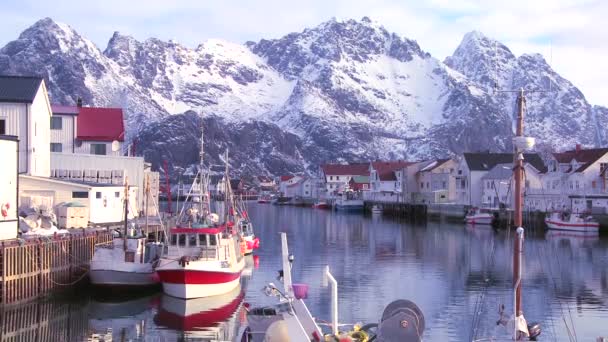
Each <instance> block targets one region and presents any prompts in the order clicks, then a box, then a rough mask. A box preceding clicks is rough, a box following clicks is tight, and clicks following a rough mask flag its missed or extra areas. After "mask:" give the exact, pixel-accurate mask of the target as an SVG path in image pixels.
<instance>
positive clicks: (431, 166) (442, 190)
mask: <svg viewBox="0 0 608 342" xmlns="http://www.w3.org/2000/svg"><path fill="white" fill-rule="evenodd" d="M457 168H458V161H457V160H455V159H437V160H434V161H431V162H427V163H425V165H424V167H422V168H420V170H419V171H418V172H417V173H416V182H415V184H416V188H417V189H418V191H417V192H416V194H415V196H414V200H413V201H414V202H415V203H454V202H455V201H456V170H457Z"/></svg>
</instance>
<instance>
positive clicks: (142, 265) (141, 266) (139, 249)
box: [89, 183, 163, 288]
mask: <svg viewBox="0 0 608 342" xmlns="http://www.w3.org/2000/svg"><path fill="white" fill-rule="evenodd" d="M128 189H129V186H128V184H126V183H125V204H124V220H125V226H124V230H123V232H121V233H118V232H116V235H117V236H115V237H114V238H113V239H112V241H111V242H110V243H104V244H99V245H96V246H95V250H94V252H93V258H91V264H90V269H89V278H90V281H91V284H93V285H95V286H99V287H108V288H114V287H144V286H154V285H158V284H159V283H160V282H159V280H158V277H157V275H156V272H155V270H154V267H155V266H156V265H157V263H158V261H159V259H160V257H161V255H162V252H163V244H161V243H158V242H147V238H146V236H144V234H143V232H142V231H139V234H138V233H137V230H136V229H135V228H134V227H131V228H130V229H129V228H128V207H129V196H128V195H129V192H128ZM121 235H122V236H121Z"/></svg>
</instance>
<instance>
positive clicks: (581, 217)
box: [545, 211, 600, 232]
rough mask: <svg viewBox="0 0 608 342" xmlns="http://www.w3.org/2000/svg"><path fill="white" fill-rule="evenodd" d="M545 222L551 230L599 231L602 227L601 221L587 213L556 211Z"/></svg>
mask: <svg viewBox="0 0 608 342" xmlns="http://www.w3.org/2000/svg"><path fill="white" fill-rule="evenodd" d="M545 224H546V225H547V227H548V228H549V229H551V230H568V231H574V232H598V231H599V229H600V224H599V222H597V221H596V220H594V219H593V217H592V216H591V215H588V214H585V213H569V212H560V211H554V212H552V213H550V214H549V215H548V216H547V217H546V218H545Z"/></svg>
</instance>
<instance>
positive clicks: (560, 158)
mask: <svg viewBox="0 0 608 342" xmlns="http://www.w3.org/2000/svg"><path fill="white" fill-rule="evenodd" d="M606 153H608V148H592V149H585V150H583V149H580V150H578V151H577V150H571V151H565V152H561V153H553V157H554V158H555V159H556V160H557V162H558V163H562V164H564V163H570V162H571V161H572V159H576V161H577V162H579V163H582V164H583V165H582V166H581V167H579V168H578V169H577V170H576V172H582V171H585V169H586V168H588V167H589V166H591V164H593V163H595V162H596V161H597V160H598V159H600V158H601V157H603V156H604V155H605V154H606Z"/></svg>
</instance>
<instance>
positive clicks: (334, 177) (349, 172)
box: [321, 163, 369, 197]
mask: <svg viewBox="0 0 608 342" xmlns="http://www.w3.org/2000/svg"><path fill="white" fill-rule="evenodd" d="M321 173H322V177H323V180H324V181H325V189H324V192H325V195H326V196H327V197H331V196H334V195H336V194H340V193H342V191H344V188H345V187H346V186H347V185H348V182H349V181H350V180H351V178H353V177H355V176H369V163H352V164H324V165H321Z"/></svg>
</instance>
